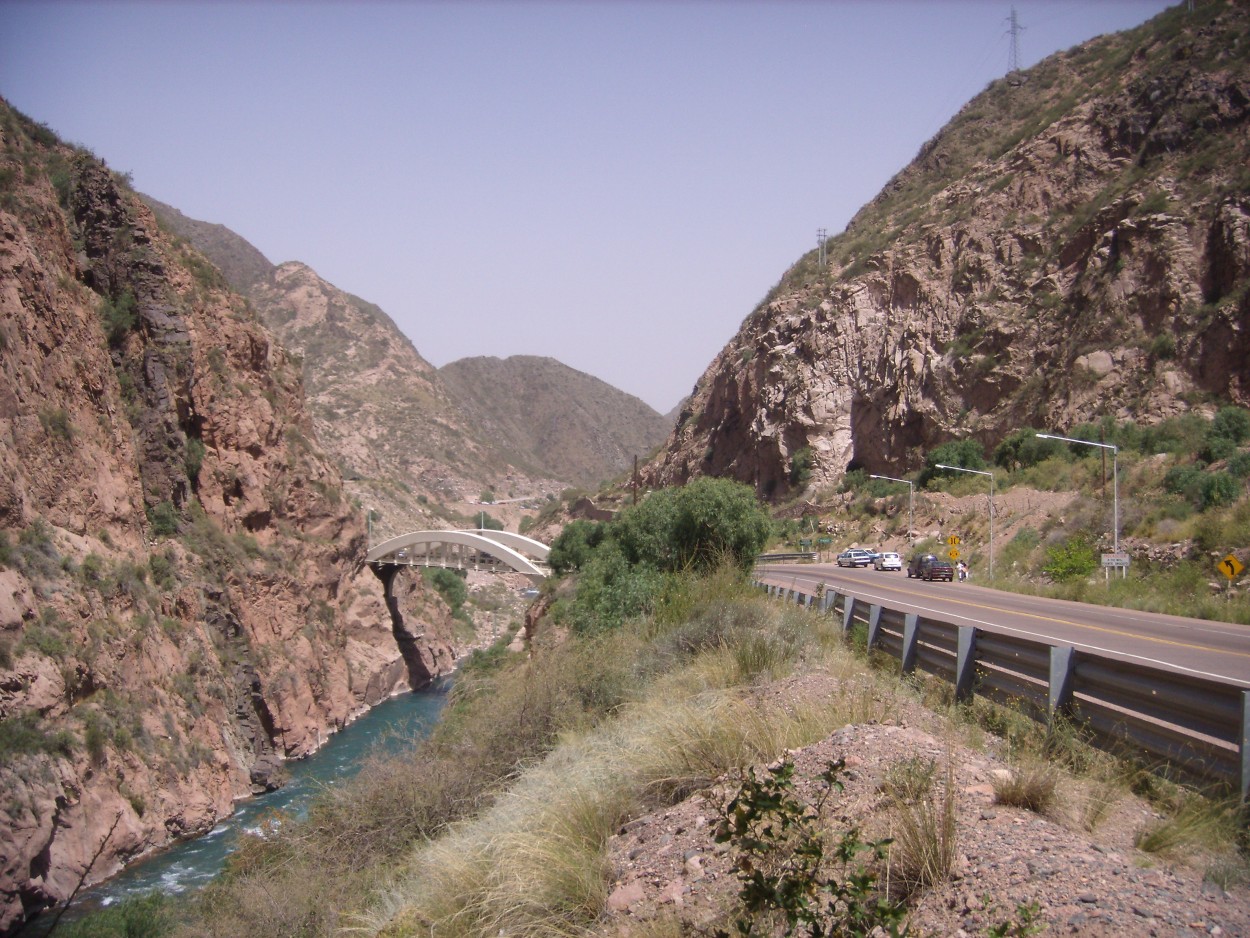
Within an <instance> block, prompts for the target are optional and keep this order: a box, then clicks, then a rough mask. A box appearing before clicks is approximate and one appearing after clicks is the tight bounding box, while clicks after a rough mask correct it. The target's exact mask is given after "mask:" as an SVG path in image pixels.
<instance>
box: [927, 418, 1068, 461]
mask: <svg viewBox="0 0 1250 938" xmlns="http://www.w3.org/2000/svg"><path fill="white" fill-rule="evenodd" d="M1039 432H1041V431H1039V430H1035V429H1033V428H1032V427H1025V428H1024V429H1023V430H1017V431H1016V432H1015V433H1012V434H1010V435H1009V436H1008V437H1007V438H1006V439H1004V440H1003V441H1002V442H1001V443H999V444H998V446H996V447H995V448H994V465H996V466H1002V467H1003V468H1004V469H1007V470H1015V469H1024V468H1027V467H1029V466H1035V465H1037V464H1038V463H1039V462H1043V461H1045V460H1047V459H1049V458H1050V457H1052V456H1058V455H1059V454H1060V453H1062V452H1063V444H1062V443H1061V442H1059V441H1058V440H1041V439H1038V437H1037V434H1038V433H1039ZM943 461H944V460H943ZM947 465H951V464H950V463H947ZM969 468H973V467H971V466H970V467H969Z"/></svg>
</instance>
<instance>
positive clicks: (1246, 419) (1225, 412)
mask: <svg viewBox="0 0 1250 938" xmlns="http://www.w3.org/2000/svg"><path fill="white" fill-rule="evenodd" d="M1209 435H1210V436H1212V437H1223V438H1224V439H1226V440H1232V442H1233V443H1244V442H1245V441H1246V440H1247V439H1248V438H1250V411H1245V410H1242V409H1241V408H1240V407H1221V408H1220V410H1219V412H1218V413H1216V415H1215V417H1214V419H1212V421H1211V430H1210V434H1209Z"/></svg>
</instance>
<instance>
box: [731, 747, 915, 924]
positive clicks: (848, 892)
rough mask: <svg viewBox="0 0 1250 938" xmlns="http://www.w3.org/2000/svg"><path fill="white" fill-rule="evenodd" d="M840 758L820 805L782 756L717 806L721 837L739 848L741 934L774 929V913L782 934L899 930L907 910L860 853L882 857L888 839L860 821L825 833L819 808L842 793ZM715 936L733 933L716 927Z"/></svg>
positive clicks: (829, 771) (826, 778)
mask: <svg viewBox="0 0 1250 938" xmlns="http://www.w3.org/2000/svg"><path fill="white" fill-rule="evenodd" d="M842 769H843V763H842V762H841V760H839V761H837V762H830V763H829V764H828V765H827V766H826V767H825V770H824V772H822V773H821V775H820V781H821V783H822V786H823V787H822V791H821V796H820V799H819V800H818V801H817V803H816V804H814V805H812V804H807V803H805V802H804V801H802V800H800V799H799V798H798V797H796V796H795V794H794V780H793V776H794V763H793V762H791V761H790V760H789V759H785V760H783V761H782V762H781V764H780V765H777V766H775V767H770V768H769V769H767V770H766V771H765V772H764V773H757V772H756V771H755V770H752V771H751V772H750V773H749V775H748V777H747V779H746V781H745V782H743V784H742V787H741V788H740V789H739V790H738V793H737V794H736V795H734V797H733V798H732V799H731V800H730V801H729V803H728V804H726V805H725V807H724V808H722V809H721V811H720V821H719V823H718V824H717V827H716V842H717V843H721V844H724V843H727V844H729V845H730V849H731V850H733V851H734V852H735V859H734V867H735V868H736V869H737V871H738V881H739V882H740V883H741V888H740V889H739V890H738V899H739V901H740V903H741V907H742V911H741V914H740V915H739V917H738V918H737V920H736V922H735V924H736V927H737V933H738V934H739V935H766V934H773V931H772V929H771V928H770V927H769V926H770V920H771V919H772V918H773V917H774V916H779V917H781V918H782V919H784V921H785V925H786V930H785V932H784V933H785V934H787V935H793V934H807V935H812V936H817V935H843V934H845V935H868V934H881V935H894V936H898V935H900V934H902V932H901V931H900V928H902V926H903V920H904V918H905V915H906V911H905V909H904V907H903V906H902V905H901V904H900V903H895V902H892V901H891V900H890V899H889V898H888V897H886V896H882V895H880V894H879V893H878V891H877V889H876V875H875V873H873V872H872V871H871V870H870V869H868V868H867V867H865V866H864V865H863V863H862V862H861V861H860V860H859V859H858V858H859V856H860V854H862V853H867V854H868V855H869V857H870V858H871V859H872V860H875V861H878V862H880V861H881V860H882V859H884V857H885V848H886V847H887V846H888V845H889V843H890V841H889V840H878V841H874V842H868V841H865V840H863V839H862V838H861V837H860V832H859V830H858V828H851V829H849V830H846V831H843V832H842V834H841V836H840V837H838V836H835V837H833V838H832V839H827V838H826V836H824V835H825V832H824V831H823V830H822V828H823V825H822V823H821V810H822V808H823V807H824V803H825V801H826V799H827V798H828V797H829V795H830V794H832V793H834V792H840V791H841V790H842V783H841V782H839V781H838V775H839V774H840V773H841V772H842ZM713 934H715V935H716V936H717V938H729V933H728V932H726V931H724V930H721V929H718V930H716V931H715V932H714V933H713Z"/></svg>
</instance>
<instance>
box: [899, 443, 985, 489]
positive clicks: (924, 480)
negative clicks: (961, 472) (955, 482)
mask: <svg viewBox="0 0 1250 938" xmlns="http://www.w3.org/2000/svg"><path fill="white" fill-rule="evenodd" d="M939 465H943V466H959V467H960V468H961V469H977V470H981V469H984V468H985V467H986V463H985V448H984V447H982V446H981V444H980V443H978V442H977V441H976V440H951V441H950V442H949V443H943V444H942V445H941V446H939V447H938V448H937V449H934V450H930V451H929V455H927V456H926V457H925V460H924V468H923V469H922V470H920V475H919V477H918V478H917V479H916V482H917V484H918V485H921V486H925V485H928V484H929V482H930V481H931V480H933V479H934V478H936V477H937V476H938V475H939V474H941V473H942V470H941V469H939V468H938V466H939Z"/></svg>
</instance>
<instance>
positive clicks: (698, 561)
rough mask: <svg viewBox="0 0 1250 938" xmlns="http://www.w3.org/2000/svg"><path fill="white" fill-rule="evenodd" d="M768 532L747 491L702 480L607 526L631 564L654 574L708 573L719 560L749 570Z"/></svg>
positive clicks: (652, 499) (656, 496)
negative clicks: (653, 569) (648, 568)
mask: <svg viewBox="0 0 1250 938" xmlns="http://www.w3.org/2000/svg"><path fill="white" fill-rule="evenodd" d="M769 530H770V522H769V518H768V515H767V513H766V512H765V511H764V509H763V508H762V507H761V506H760V503H759V501H758V500H757V499H756V497H755V493H754V492H753V491H752V490H751V489H750V488H748V487H747V486H745V485H743V484H742V483H740V482H733V481H731V480H729V479H713V478H706V477H704V478H700V479H696V480H695V481H693V482H690V483H689V484H687V485H685V486H682V487H681V488H679V489H664V490H662V491H659V492H653V493H652V494H651V495H650V496H648V497H647V498H646V500H644V501H643V502H642V503H641V504H639V505H634V506H632V507H630V508H628V509H626V510H625V511H624V512H622V513H621V517H620V518H619V519H617V520H616V521H615V522H613V523H612V526H611V532H612V534H613V537H614V538H615V539H616V540H617V541H618V542H619V544H620V545H621V550H622V552H623V553H624V555H625V557H626V558H627V559H628V560H629V561H630V562H631V563H645V564H649V565H651V566H654V567H656V568H657V569H659V570H684V569H687V568H693V569H698V570H708V569H711V568H712V567H714V566H715V565H716V564H718V563H719V562H721V560H722V559H724V558H728V559H731V560H732V561H733V562H735V563H736V564H738V565H739V566H741V567H742V568H744V569H749V568H750V566H751V565H752V564H753V563H754V562H755V558H756V557H757V556H758V555H759V552H760V550H761V549H762V548H763V547H764V544H765V542H766V540H767V538H768V533H769Z"/></svg>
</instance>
